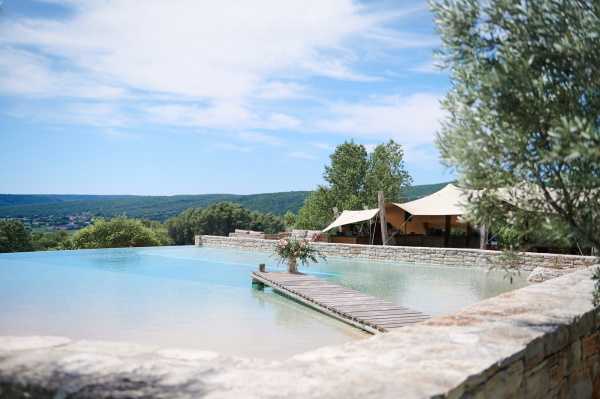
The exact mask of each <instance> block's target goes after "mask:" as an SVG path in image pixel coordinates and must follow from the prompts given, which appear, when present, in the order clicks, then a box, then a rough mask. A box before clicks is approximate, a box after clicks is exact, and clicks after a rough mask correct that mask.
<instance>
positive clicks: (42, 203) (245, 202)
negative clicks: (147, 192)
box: [0, 183, 448, 221]
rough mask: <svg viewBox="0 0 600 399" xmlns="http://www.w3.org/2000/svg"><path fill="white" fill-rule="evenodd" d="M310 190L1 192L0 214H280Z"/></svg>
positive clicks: (423, 191) (422, 191) (417, 191)
mask: <svg viewBox="0 0 600 399" xmlns="http://www.w3.org/2000/svg"><path fill="white" fill-rule="evenodd" d="M446 184H448V183H439V184H426V185H419V186H413V187H410V188H409V189H407V190H406V191H405V192H404V197H405V198H406V199H405V200H404V201H411V200H413V199H417V198H420V197H423V196H425V195H429V194H431V193H433V192H435V191H437V190H439V189H441V188H442V187H444V186H445V185H446ZM309 193H310V192H309V191H290V192H281V193H266V194H251V195H236V194H203V195H173V196H139V195H62V194H56V195H53V194H49V195H44V194H38V195H21V194H0V217H3V218H11V217H20V218H46V217H55V218H63V217H66V216H69V215H77V214H82V213H89V214H91V215H94V216H103V217H111V216H117V215H127V216H129V217H136V218H144V219H151V220H160V221H164V220H166V219H168V218H170V217H172V216H175V215H177V214H179V213H181V212H182V211H184V210H186V209H187V208H196V207H199V208H202V207H206V206H209V205H211V204H214V203H217V202H223V201H228V202H234V203H237V204H240V205H241V206H243V207H245V208H248V209H251V210H255V211H260V212H270V213H274V214H277V215H283V214H284V213H285V212H287V211H292V212H298V210H299V209H300V208H301V207H302V204H303V203H304V200H305V199H306V197H307V196H308V194H309Z"/></svg>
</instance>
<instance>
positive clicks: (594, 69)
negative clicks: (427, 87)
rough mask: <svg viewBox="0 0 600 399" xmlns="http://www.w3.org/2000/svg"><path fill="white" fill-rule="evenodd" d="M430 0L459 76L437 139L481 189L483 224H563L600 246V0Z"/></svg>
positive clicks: (476, 213) (478, 214) (478, 217)
mask: <svg viewBox="0 0 600 399" xmlns="http://www.w3.org/2000/svg"><path fill="white" fill-rule="evenodd" d="M432 6H433V10H434V12H435V13H436V22H437V25H438V28H439V31H440V33H441V38H442V42H443V49H442V50H441V51H440V55H441V58H442V60H443V62H444V63H445V65H446V66H447V67H449V68H450V71H451V81H452V89H451V91H450V92H449V93H448V95H447V97H446V99H445V100H444V102H443V106H444V108H445V109H446V110H447V111H448V114H449V118H448V119H447V120H446V121H445V123H444V125H443V127H442V130H441V132H440V134H439V135H438V140H437V143H438V146H439V148H440V150H441V154H442V157H443V159H444V160H445V162H446V163H447V164H448V165H450V166H452V167H454V168H456V170H457V171H458V174H459V176H460V183H461V184H462V185H463V186H465V187H469V188H476V189H480V190H484V191H483V193H482V195H480V196H478V197H477V198H474V199H473V204H474V205H473V213H472V215H473V218H474V219H475V221H478V222H481V223H486V222H489V221H490V219H491V220H492V221H494V219H495V220H496V221H497V220H498V219H502V218H503V217H502V215H506V217H504V218H503V219H504V220H503V223H504V224H505V225H508V226H511V227H512V228H513V229H514V230H517V231H522V232H523V234H525V235H530V234H533V233H537V234H542V235H543V234H545V233H546V232H551V228H552V226H556V225H557V224H562V225H564V226H566V227H567V232H566V233H567V235H568V237H569V238H572V239H574V240H576V241H577V242H579V243H581V244H583V245H590V246H592V247H595V248H600V189H599V187H600V118H599V117H598V110H599V109H600V3H599V2H597V1H594V0H568V1H560V2H559V1H545V0H533V1H527V2H523V1H506V0H490V1H486V2H479V1H477V0H439V1H436V2H434V3H433V4H432ZM507 188H510V190H508V189H507ZM506 203H509V204H511V205H512V206H511V207H510V208H511V210H510V212H506V210H505V208H506V207H505V205H504V204H506ZM486 219H487V220H486ZM540 229H543V230H540Z"/></svg>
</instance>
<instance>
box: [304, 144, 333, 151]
mask: <svg viewBox="0 0 600 399" xmlns="http://www.w3.org/2000/svg"><path fill="white" fill-rule="evenodd" d="M310 145H312V146H313V147H315V148H318V149H319V150H327V151H333V150H334V149H335V146H334V145H332V144H327V143H320V142H312V143H310Z"/></svg>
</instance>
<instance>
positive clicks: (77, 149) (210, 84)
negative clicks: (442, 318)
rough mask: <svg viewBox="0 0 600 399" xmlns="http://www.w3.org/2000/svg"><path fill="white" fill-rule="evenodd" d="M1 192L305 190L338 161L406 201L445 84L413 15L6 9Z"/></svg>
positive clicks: (391, 11) (56, 1)
mask: <svg viewBox="0 0 600 399" xmlns="http://www.w3.org/2000/svg"><path fill="white" fill-rule="evenodd" d="M0 9H1V11H0V193H23V194H25V193H61V194H140V195H171V194H203V193H238V194H249V193H261V192H275V191H291V190H311V189H314V188H315V187H316V186H317V185H318V184H322V183H323V178H322V175H323V167H324V165H325V164H327V163H328V161H329V155H330V154H331V152H332V151H333V149H334V148H335V146H336V145H337V144H340V143H343V142H344V141H346V140H354V141H355V142H357V143H361V144H364V145H365V146H366V148H367V149H372V148H373V147H374V146H375V145H377V144H378V143H383V142H386V141H388V140H390V139H393V140H395V141H397V142H398V143H400V144H402V145H403V147H404V151H405V159H406V166H407V169H408V171H409V172H410V174H411V176H412V177H413V180H414V183H415V184H428V183H437V182H443V181H448V180H452V179H453V178H454V176H453V174H452V172H451V171H449V170H448V169H447V168H446V167H444V166H443V165H442V164H441V162H440V160H439V154H438V151H437V150H436V148H435V145H434V140H435V134H436V131H437V130H438V129H439V125H440V121H441V120H442V119H443V117H444V112H443V111H442V110H441V108H440V103H439V102H440V100H441V99H442V98H443V96H444V95H445V93H446V91H447V90H448V88H449V78H448V74H447V73H446V72H444V71H440V70H439V69H437V68H436V61H435V58H434V50H435V49H436V48H437V47H438V46H439V45H440V39H439V36H438V35H437V33H436V32H435V27H434V22H433V16H432V14H431V12H430V11H429V9H428V7H427V4H426V2H425V1H408V0H407V1H404V0H403V1H392V0H389V1H388V0H371V1H363V2H360V1H357V0H286V1H280V0H264V1H263V0H253V1H233V0H231V1H230V0H220V1H218V2H209V1H197V0H145V1H138V0H120V1H119V0H35V1H34V0H4V1H3V2H2V5H1V6H0Z"/></svg>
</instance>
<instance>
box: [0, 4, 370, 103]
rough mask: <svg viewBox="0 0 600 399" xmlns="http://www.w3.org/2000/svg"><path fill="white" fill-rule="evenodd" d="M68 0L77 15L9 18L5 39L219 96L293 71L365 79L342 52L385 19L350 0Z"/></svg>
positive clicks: (156, 84)
mask: <svg viewBox="0 0 600 399" xmlns="http://www.w3.org/2000/svg"><path fill="white" fill-rule="evenodd" d="M64 3H65V4H67V5H69V6H71V7H74V14H73V16H71V17H69V18H67V19H64V20H48V19H17V20H14V21H9V22H6V23H4V24H3V28H2V31H1V32H0V33H1V35H0V36H1V37H2V39H0V42H1V43H4V44H11V45H27V46H36V47H39V48H41V49H42V50H43V52H44V53H45V54H50V55H52V56H53V57H60V58H62V59H64V60H65V61H66V64H67V65H69V66H71V67H73V68H80V69H81V70H83V71H85V72H86V73H91V74H93V75H95V76H97V77H102V79H109V78H110V79H111V80H112V81H114V82H116V83H117V84H120V85H123V86H125V87H128V88H136V89H141V90H147V91H151V92H163V93H173V94H179V95H186V96H193V97H204V98H212V99H215V98H220V99H223V98H240V97H243V96H246V95H251V94H252V93H253V92H254V91H255V90H256V91H258V90H259V89H260V87H261V85H262V84H264V83H265V82H267V81H268V77H269V76H270V75H271V74H273V73H277V72H281V71H288V70H301V69H305V70H307V71H309V72H310V73H312V74H321V75H325V76H333V77H336V78H341V79H366V77H364V76H363V75H361V74H358V73H355V72H353V71H351V69H350V66H349V65H345V64H344V63H343V62H342V61H341V60H340V59H339V57H338V56H339V51H341V49H342V48H343V46H344V44H345V42H346V41H347V40H349V39H350V38H352V37H353V36H356V35H363V34H366V33H367V32H368V31H370V30H371V29H373V28H374V27H375V26H376V25H377V24H379V23H380V22H379V20H378V18H377V16H376V15H375V14H372V13H365V12H363V9H362V8H361V7H359V6H358V5H357V3H355V2H354V1H352V0H329V1H327V2H322V1H320V0H302V1H301V0H296V1H292V0H289V1H284V2H282V1H278V0H257V1H253V2H237V1H233V0H229V1H220V2H218V3H214V2H198V1H195V0H177V1H168V2H165V1H162V0H147V1H145V2H144V4H143V6H140V3H139V2H138V1H133V0H129V1H119V2H114V1H101V0H89V1H86V2H71V1H67V2H64ZM323 50H327V51H323ZM331 51H333V52H334V53H331ZM344 51H346V50H344Z"/></svg>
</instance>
